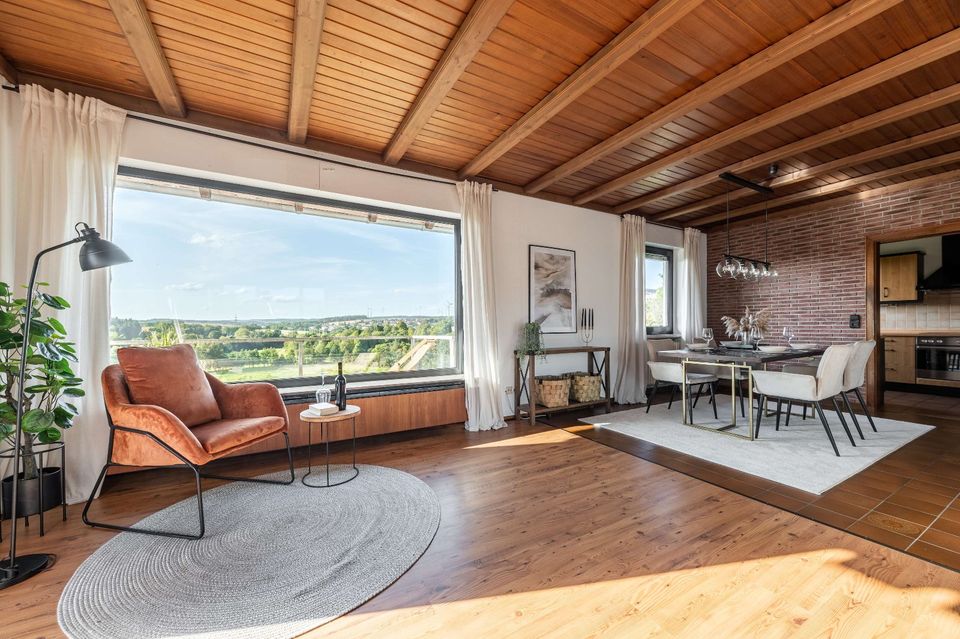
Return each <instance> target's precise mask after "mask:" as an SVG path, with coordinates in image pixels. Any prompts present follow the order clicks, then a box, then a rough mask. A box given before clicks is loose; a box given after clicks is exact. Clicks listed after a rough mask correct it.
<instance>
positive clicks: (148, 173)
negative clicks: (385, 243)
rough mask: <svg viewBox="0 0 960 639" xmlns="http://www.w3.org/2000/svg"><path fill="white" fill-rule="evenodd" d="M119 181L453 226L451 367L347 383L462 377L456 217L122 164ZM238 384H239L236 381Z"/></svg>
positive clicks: (312, 381) (295, 383) (287, 381)
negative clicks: (172, 186) (278, 200)
mask: <svg viewBox="0 0 960 639" xmlns="http://www.w3.org/2000/svg"><path fill="white" fill-rule="evenodd" d="M117 177H118V178H134V179H142V180H150V181H155V182H161V183H163V182H166V183H169V184H176V185H180V186H189V187H197V188H198V189H199V188H207V189H212V190H217V191H229V192H232V193H237V194H239V195H253V196H259V197H267V198H275V199H281V200H286V201H288V202H292V203H303V204H311V205H316V206H328V207H332V208H340V209H345V210H350V211H357V212H361V213H374V214H381V215H384V216H390V217H401V218H406V219H409V220H412V221H416V222H434V223H437V224H445V225H448V226H452V227H453V242H454V254H453V260H454V265H453V267H454V291H453V294H454V308H453V314H454V318H453V326H454V336H453V348H454V349H455V350H454V353H453V355H454V364H455V365H454V366H452V367H447V368H431V369H428V370H422V371H399V372H394V373H391V372H385V373H361V374H354V375H350V381H354V382H369V381H379V380H400V379H413V378H418V377H443V376H450V375H462V374H463V281H462V273H461V268H460V252H461V228H460V227H461V224H460V222H461V221H460V218H459V217H444V216H439V215H429V214H426V213H414V212H410V211H404V210H401V209H394V208H388V207H382V206H375V205H370V204H361V203H358V202H349V201H345V200H337V199H333V198H325V197H319V196H314V195H306V194H303V193H295V192H292V191H284V190H279V189H268V188H263V187H256V186H250V185H247V184H240V183H235V182H224V181H221V180H213V179H208V178H199V177H193V176H188V175H181V174H178V173H167V172H164V171H153V170H150V169H142V168H137V167H132V166H128V165H124V164H121V165H120V166H119V167H118V169H117ZM117 187H118V188H133V187H125V186H123V184H122V183H120V182H119V180H118V184H117ZM291 215H297V214H296V213H291ZM325 377H326V381H328V382H329V381H331V380H332V377H333V376H332V375H326V376H325ZM251 381H262V382H267V383H269V384H273V385H274V386H276V387H277V388H294V387H300V386H319V385H320V382H321V378H320V377H287V378H283V379H264V380H251ZM236 383H240V382H236Z"/></svg>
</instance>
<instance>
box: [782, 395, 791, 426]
mask: <svg viewBox="0 0 960 639" xmlns="http://www.w3.org/2000/svg"><path fill="white" fill-rule="evenodd" d="M792 412H793V402H792V401H787V419H786V420H785V421H784V422H783V427H784V428H788V427H789V426H790V413H792Z"/></svg>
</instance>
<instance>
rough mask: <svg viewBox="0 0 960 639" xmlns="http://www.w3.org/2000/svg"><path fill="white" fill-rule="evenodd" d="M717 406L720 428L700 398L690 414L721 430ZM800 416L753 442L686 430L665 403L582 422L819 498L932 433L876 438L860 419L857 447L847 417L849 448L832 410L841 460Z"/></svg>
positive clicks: (895, 428)
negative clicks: (852, 438)
mask: <svg viewBox="0 0 960 639" xmlns="http://www.w3.org/2000/svg"><path fill="white" fill-rule="evenodd" d="M718 401H719V403H718V405H717V408H718V412H719V416H720V421H717V420H714V418H713V408H712V407H711V406H710V405H709V404H708V403H707V398H706V397H702V398H701V399H700V402H699V403H698V404H697V407H696V409H695V410H694V416H695V421H696V422H697V423H698V424H701V425H704V426H713V427H716V426H718V425H719V424H720V423H729V422H730V397H729V395H727V396H723V397H720V398H719V400H718ZM774 407H775V405H774V404H771V405H770V408H771V409H773V408H774ZM799 413H800V409H799V408H798V407H794V414H793V415H792V416H791V418H790V426H789V427H785V426H784V421H785V420H781V424H780V430H779V431H777V430H774V417H773V416H770V417H764V418H763V420H762V421H761V426H760V438H759V439H756V440H754V441H750V440H745V439H740V438H737V437H729V436H727V435H724V434H721V433H711V432H707V431H703V430H698V429H696V428H691V427H689V426H684V425H683V424H681V423H680V420H681V413H680V402H679V401H677V402H674V404H673V408H672V409H671V410H667V405H666V404H657V405H655V406H652V407H651V408H650V413H649V414H648V413H646V412H645V409H643V408H638V409H634V410H628V411H623V412H619V413H610V414H609V415H598V416H595V417H589V418H584V419H582V420H581V421H584V422H587V423H589V424H594V425H595V426H599V427H603V428H608V429H610V430H613V431H616V432H618V433H622V434H624V435H628V436H630V437H636V438H637V439H642V440H644V441H647V442H651V443H653V444H656V445H658V446H663V447H665V448H670V449H672V450H675V451H678V452H681V453H685V454H687V455H692V456H694V457H699V458H700V459H705V460H707V461H711V462H714V463H716V464H722V465H723V466H728V467H730V468H735V469H736V470H739V471H742V472H745V473H749V474H751V475H756V476H757V477H763V478H764V479H769V480H771V481H775V482H778V483H781V484H786V485H787V486H793V487H794V488H799V489H800V490H805V491H808V492H811V493H816V494H818V495H819V494H821V493H823V492H825V491H826V490H828V489H830V488H832V487H834V486H836V485H837V484H839V483H840V482H842V481H844V480H845V479H848V478H850V477H852V476H853V475H855V474H857V473H859V472H860V471H862V470H863V469H865V468H867V467H868V466H870V465H872V464H874V463H876V462H877V461H878V460H880V459H882V458H883V457H885V456H887V455H889V454H890V453H892V452H893V451H895V450H897V449H898V448H900V447H901V446H903V445H904V444H907V443H909V442H911V441H913V440H914V439H916V438H917V437H919V436H920V435H922V434H924V433H925V432H927V431H930V430H933V426H927V425H925V424H914V423H911V422H900V421H895V420H892V419H880V418H874V421H875V422H876V424H877V430H878V431H880V432H878V433H875V432H873V430H872V429H871V428H870V424H869V423H868V422H867V418H866V417H865V416H858V418H859V421H860V428H861V429H862V430H863V434H864V436H865V437H866V440H862V439H860V437H859V436H858V435H857V432H856V429H854V427H853V424H852V422H851V420H850V416H849V414H845V417H846V419H847V425H848V426H849V428H850V431H851V432H852V433H853V437H854V440H855V441H856V443H857V445H856V447H853V446H851V445H850V440H849V439H847V434H846V433H845V432H844V431H843V428H842V426H841V425H840V420H839V419H838V418H837V414H836V413H835V412H834V411H833V410H830V411H827V410H824V414H825V415H826V417H827V420H828V422H829V423H830V429H831V430H832V431H833V437H834V439H835V440H836V442H837V448H839V449H840V457H837V456H836V455H835V454H834V452H833V448H831V446H830V442H829V440H827V434H826V433H825V432H824V431H823V425H822V424H821V422H820V420H819V419H816V418H811V417H810V414H809V413H810V411H809V410H808V411H807V413H808V414H807V419H806V421H804V420H803V419H801V417H800V414H799ZM754 417H756V411H754ZM784 417H786V407H785V406H784ZM737 421H738V422H739V423H744V424H745V422H746V420H744V419H743V418H741V417H740V413H739V408H738V410H737ZM733 432H738V433H744V434H746V433H747V432H748V431H747V428H746V426H743V427H738V428H737V429H736V430H735V431H733Z"/></svg>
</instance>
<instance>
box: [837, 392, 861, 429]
mask: <svg viewBox="0 0 960 639" xmlns="http://www.w3.org/2000/svg"><path fill="white" fill-rule="evenodd" d="M840 397H842V398H843V403H844V404H845V405H846V407H847V412H848V413H850V419H852V420H853V426H854V428H856V429H857V434H859V435H860V439H866V437H864V436H863V431H862V430H860V422H859V421H858V420H857V414H856V413H854V412H853V406H851V405H850V399H849V398H848V397H847V393H846V392H845V391H842V392H841V393H840Z"/></svg>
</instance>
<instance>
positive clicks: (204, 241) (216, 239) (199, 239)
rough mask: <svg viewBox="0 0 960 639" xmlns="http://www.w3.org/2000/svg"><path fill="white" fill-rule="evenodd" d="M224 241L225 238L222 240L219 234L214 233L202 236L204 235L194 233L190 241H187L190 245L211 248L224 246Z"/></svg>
mask: <svg viewBox="0 0 960 639" xmlns="http://www.w3.org/2000/svg"><path fill="white" fill-rule="evenodd" d="M225 239H226V238H224V237H223V236H222V235H221V234H219V233H216V232H214V233H208V234H204V233H194V234H193V235H192V236H191V237H190V240H189V241H190V243H191V244H199V245H200V246H210V247H212V248H222V247H223V245H224V243H225Z"/></svg>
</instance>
